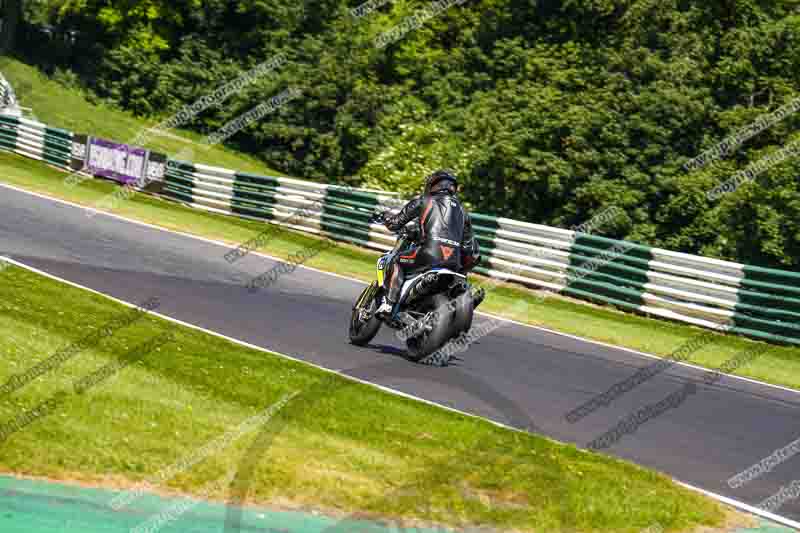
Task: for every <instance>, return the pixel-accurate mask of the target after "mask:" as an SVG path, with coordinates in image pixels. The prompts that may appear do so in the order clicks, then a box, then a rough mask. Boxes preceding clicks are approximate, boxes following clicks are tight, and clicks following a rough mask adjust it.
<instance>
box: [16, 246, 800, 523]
mask: <svg viewBox="0 0 800 533" xmlns="http://www.w3.org/2000/svg"><path fill="white" fill-rule="evenodd" d="M0 261H5V262H7V263H11V264H12V265H16V266H18V267H20V268H24V269H26V270H29V271H31V272H34V273H36V274H39V275H41V276H44V277H46V278H49V279H52V280H55V281H58V282H60V283H64V284H66V285H69V286H72V287H76V288H78V289H82V290H85V291H88V292H90V293H93V294H97V295H99V296H102V297H104V298H108V299H109V300H112V301H114V302H116V303H118V304H121V305H124V306H126V307H130V308H137V306H136V305H134V304H131V303H129V302H126V301H125V300H120V299H119V298H115V297H113V296H109V295H108V294H105V293H102V292H100V291H97V290H94V289H92V288H90V287H85V286H83V285H81V284H79V283H75V282H72V281H69V280H67V279H63V278H60V277H58V276H55V275H53V274H50V273H48V272H45V271H43V270H39V269H38V268H34V267H32V266H29V265H26V264H25V263H22V262H20V261H17V260H15V259H11V258H7V257H2V256H0ZM146 314H148V315H153V316H157V317H159V318H161V319H163V320H166V321H169V322H173V323H175V324H179V325H181V326H184V327H187V328H190V329H194V330H196V331H202V332H203V333H206V334H208V335H213V336H214V337H219V338H221V339H225V340H227V341H229V342H232V343H234V344H238V345H239V346H244V347H245V348H250V349H253V350H257V351H259V352H263V353H266V354H270V355H279V356H281V357H284V358H286V359H289V360H291V361H294V362H296V363H300V364H302V365H305V366H310V367H312V368H315V369H317V370H321V371H323V372H326V373H329V374H335V375H337V376H339V377H341V378H344V379H346V380H350V381H353V382H356V383H360V384H362V385H366V386H368V387H374V388H376V389H379V390H382V391H384V392H387V393H389V394H394V395H396V396H401V397H403V398H408V399H411V400H415V401H418V402H422V403H425V404H427V405H431V406H434V407H438V408H442V409H445V410H447V411H450V412H453V413H457V414H460V415H463V416H467V417H469V418H472V419H476V420H482V421H484V422H488V423H490V424H492V425H494V426H497V427H500V428H503V429H507V430H511V431H514V432H517V433H526V432H525V431H524V430H521V429H519V428H515V427H512V426H508V425H506V424H503V423H502V422H497V421H496V420H492V419H490V418H485V417H482V416H479V415H475V414H472V413H467V412H464V411H460V410H458V409H455V408H453V407H450V406H448V405H443V404H440V403H436V402H433V401H431V400H427V399H425V398H420V397H418V396H414V395H412V394H408V393H405V392H402V391H399V390H396V389H392V388H391V387H386V386H384V385H379V384H377V383H372V382H370V381H365V380H363V379H359V378H357V377H354V376H349V375H347V374H343V373H342V372H341V371H338V370H331V369H329V368H325V367H323V366H319V365H316V364H314V363H311V362H309V361H304V360H302V359H298V358H296V357H292V356H291V355H286V354H284V353H281V352H276V351H273V350H268V349H266V348H262V347H261V346H257V345H255V344H250V343H249V342H245V341H242V340H239V339H236V338H234V337H228V336H227V335H223V334H222V333H218V332H216V331H213V330H210V329H205V328H201V327H200V326H196V325H194V324H190V323H188V322H184V321H182V320H179V319H177V318H172V317H170V316H167V315H162V314H161V313H156V312H153V311H149V312H147V313H146ZM537 436H538V437H540V438H545V439H547V440H550V441H553V439H551V438H549V437H547V436H546V435H537ZM553 442H557V443H558V444H562V445H563V444H564V443H561V442H558V441H553ZM578 449H579V450H580V449H581V448H578ZM583 451H585V450H583ZM673 481H675V483H677V484H678V485H681V486H683V487H685V488H688V489H691V490H694V491H697V492H700V493H702V494H704V495H705V496H707V497H709V498H712V499H715V500H717V501H719V502H721V503H724V504H727V505H730V506H732V507H734V508H736V509H739V510H741V511H744V512H747V513H750V514H754V515H757V516H760V517H762V518H766V519H768V520H772V521H774V522H777V523H779V524H782V525H785V526H788V527H793V528H795V529H797V530H798V531H800V522H794V521H792V520H789V519H788V518H784V517H782V516H778V515H775V514H772V513H769V512H767V511H763V510H761V509H759V508H758V507H753V506H752V505H749V504H747V503H744V502H740V501H738V500H734V499H732V498H728V497H726V496H722V495H719V494H716V493H713V492H710V491H707V490H704V489H701V488H698V487H695V486H693V485H689V484H688V483H684V482H682V481H680V480H678V479H675V478H673Z"/></svg>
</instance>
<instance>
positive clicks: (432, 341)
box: [406, 294, 453, 362]
mask: <svg viewBox="0 0 800 533" xmlns="http://www.w3.org/2000/svg"><path fill="white" fill-rule="evenodd" d="M447 304H448V299H447V297H446V296H444V295H443V294H435V295H434V296H432V297H431V298H430V305H429V312H428V314H427V315H426V316H425V318H424V319H423V320H425V321H426V324H425V327H423V328H422V331H421V332H420V333H419V334H417V335H414V336H413V337H409V338H408V339H406V348H407V349H408V358H409V359H411V360H412V361H415V362H420V361H422V360H423V359H425V358H426V357H428V356H429V355H431V354H432V353H434V352H435V351H436V350H438V349H439V348H441V347H443V346H444V345H445V344H447V341H449V340H450V329H451V327H452V321H453V312H452V311H451V310H450V307H449V306H448V305H447Z"/></svg>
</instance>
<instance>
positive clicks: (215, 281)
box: [0, 187, 800, 520]
mask: <svg viewBox="0 0 800 533" xmlns="http://www.w3.org/2000/svg"><path fill="white" fill-rule="evenodd" d="M227 251H228V249H227V248H225V247H222V246H219V245H217V244H213V243H210V242H206V241H202V240H199V239H193V238H190V237H186V236H182V235H178V234H173V233H169V232H165V231H160V230H157V229H154V228H151V227H147V226H144V225H138V224H133V223H130V222H126V221H123V220H119V219H116V218H113V217H109V216H106V215H102V214H100V215H97V216H95V217H94V218H90V217H88V216H86V211H85V210H82V209H80V208H77V207H74V206H70V205H65V204H62V203H57V202H54V201H49V200H46V199H43V198H39V197H36V196H33V195H29V194H25V193H22V192H17V191H15V190H12V189H8V188H6V187H0V255H4V256H7V257H11V258H13V259H16V260H17V261H21V262H23V263H25V264H27V265H30V266H32V267H35V268H38V269H41V270H43V271H45V272H47V273H50V274H53V275H55V276H59V277H62V278H65V279H67V280H70V281H73V282H75V283H78V284H81V285H84V286H87V287H90V288H93V289H95V290H98V291H101V292H103V293H106V294H109V295H111V296H114V297H116V298H119V299H122V300H125V301H128V302H131V303H138V302H142V301H144V300H145V299H147V298H148V297H152V296H157V297H158V298H160V300H161V302H162V304H161V307H160V308H159V310H158V312H159V313H162V314H165V315H169V316H171V317H173V318H176V319H179V320H182V321H184V322H189V323H192V324H195V325H198V326H201V327H204V328H207V329H211V330H214V331H216V332H219V333H222V334H224V335H227V336H230V337H234V338H236V339H240V340H243V341H246V342H249V343H252V344H256V345H259V346H262V347H264V348H267V349H270V350H274V351H276V352H281V353H283V354H286V355H290V356H293V357H296V358H299V359H303V360H305V361H309V362H311V363H314V364H317V365H320V366H324V367H326V368H329V369H333V370H339V371H342V372H343V373H345V374H350V375H354V376H356V377H359V378H361V379H365V380H369V381H372V382H375V383H378V384H380V385H383V386H386V387H391V388H393V389H396V390H399V391H402V392H404V393H407V394H411V395H414V396H419V397H422V398H425V399H427V400H430V401H433V402H436V403H440V404H443V405H447V406H451V407H454V408H457V409H460V410H463V411H467V412H470V413H474V414H478V415H482V416H486V417H490V418H492V419H494V420H497V421H499V422H503V423H506V424H509V425H514V426H517V427H523V428H532V429H533V430H534V431H536V432H540V433H543V434H545V435H547V436H550V437H552V438H554V439H558V440H561V441H567V442H572V443H577V444H578V445H580V446H585V445H586V443H588V442H589V441H591V440H592V439H594V438H595V437H597V436H598V435H600V434H602V433H604V432H606V431H607V430H609V429H610V428H611V427H613V426H614V425H615V424H617V422H619V421H620V420H621V419H623V418H624V417H626V416H628V415H629V414H630V413H632V412H633V411H636V410H637V409H639V408H641V407H643V406H645V405H647V404H651V403H654V402H658V401H660V400H662V399H664V398H665V397H666V396H668V395H669V394H671V393H673V392H675V391H676V390H678V389H679V388H680V387H681V386H682V385H684V384H685V383H687V382H688V381H689V380H693V381H696V382H697V389H698V390H697V394H695V395H693V396H690V397H688V398H687V399H686V401H685V402H684V403H683V404H682V405H681V406H680V407H678V408H677V409H671V410H669V411H667V412H665V413H664V414H663V415H661V416H659V417H658V418H655V419H653V420H650V421H648V422H647V423H645V424H644V425H642V426H641V427H640V428H639V429H638V431H637V432H635V433H633V434H629V435H625V436H624V437H623V438H622V440H620V441H619V442H618V443H617V444H615V445H614V446H613V447H612V448H610V449H609V450H606V451H607V452H608V453H613V454H615V455H618V456H620V457H623V458H625V459H629V460H631V461H634V462H636V463H639V464H642V465H645V466H647V467H650V468H654V469H657V470H660V471H663V472H665V473H667V474H669V475H671V476H672V477H674V478H676V479H678V480H680V481H683V482H686V483H689V484H691V485H694V486H697V487H700V488H703V489H705V490H707V491H711V492H714V493H717V494H721V495H724V496H728V497H730V498H733V499H735V500H738V501H740V502H745V503H748V504H750V505H757V504H758V503H759V502H761V501H762V500H763V499H765V498H767V497H769V496H771V495H773V494H774V493H775V492H777V491H778V490H779V489H780V488H781V486H782V485H789V484H791V483H792V481H793V480H795V479H800V456H795V457H794V458H792V459H790V460H789V461H787V462H785V463H783V464H782V465H780V466H778V467H776V468H775V469H774V470H773V471H772V472H770V473H768V474H766V475H763V476H762V477H760V478H758V479H756V480H754V481H752V482H750V483H748V484H746V485H744V486H743V487H741V488H739V489H736V490H734V489H731V488H730V487H728V485H727V483H726V481H727V479H728V478H729V477H731V476H733V475H735V474H737V473H739V472H740V471H742V470H744V469H746V468H748V467H750V466H751V465H753V464H755V463H756V462H758V461H760V460H761V459H763V458H765V457H767V456H768V455H769V454H771V453H772V452H773V451H775V450H777V449H779V448H782V447H784V446H786V445H787V444H789V443H790V442H792V441H794V440H795V439H797V438H798V437H800V393H796V392H792V391H787V390H783V389H780V388H776V387H770V386H767V385H761V384H757V383H752V382H748V381H744V380H739V379H735V378H727V377H725V378H723V379H722V380H721V381H719V382H717V383H716V384H715V385H712V386H706V385H704V384H702V382H701V380H700V376H701V375H702V371H700V370H696V369H692V368H689V367H679V366H676V367H672V368H670V369H669V370H667V371H666V372H664V373H662V374H660V375H657V376H656V377H654V378H653V379H651V380H649V381H647V382H646V383H644V384H642V385H641V386H639V387H638V388H636V389H634V390H632V391H630V392H628V393H627V394H625V395H623V396H622V397H620V398H618V399H617V400H615V401H614V402H612V403H611V404H610V405H609V407H606V408H601V409H600V410H598V411H596V412H594V413H592V414H590V415H589V416H587V417H586V418H584V419H582V420H580V421H578V422H576V423H574V424H570V423H568V422H567V421H566V420H565V419H564V415H565V413H567V412H568V411H570V410H571V409H573V408H575V407H577V406H578V405H580V404H582V403H583V402H585V401H586V400H588V399H590V398H591V397H593V396H594V395H596V394H599V393H602V392H605V391H606V390H607V389H608V388H609V387H610V386H612V385H613V384H615V383H617V382H618V381H620V380H622V379H625V378H626V377H629V376H630V375H631V374H632V373H634V372H635V371H636V369H637V368H640V367H642V366H645V365H649V364H652V363H653V360H652V359H649V358H646V357H644V356H641V355H637V354H635V353H632V352H628V351H624V350H617V349H613V348H608V347H604V346H601V345H598V344H593V343H589V342H586V341H582V340H578V339H573V338H570V337H567V336H562V335H558V334H555V333H550V332H546V331H542V330H539V329H535V328H531V327H525V326H521V325H516V324H512V323H508V324H506V325H504V326H503V327H501V328H499V329H497V330H495V331H494V332H492V333H491V334H490V335H488V336H486V337H485V338H483V339H482V340H481V341H479V342H477V343H476V344H474V345H472V346H471V347H470V349H469V351H467V352H466V353H464V354H461V360H460V361H458V362H457V363H456V365H455V366H449V367H447V368H431V367H425V366H421V365H415V364H412V363H410V362H408V361H406V360H405V359H404V358H403V357H402V348H403V345H402V343H401V342H400V341H399V340H398V339H397V338H395V337H394V335H393V334H392V332H391V331H389V330H384V331H383V332H381V334H380V335H379V336H378V337H377V338H376V340H375V341H374V343H373V346H371V347H367V348H357V347H355V346H352V345H350V344H349V343H348V340H347V325H348V321H349V317H350V309H351V306H352V303H353V302H354V300H355V298H356V297H357V296H358V294H359V292H360V291H361V289H362V288H363V284H361V283H359V282H355V281H351V280H347V279H343V278H340V277H336V276H331V275H326V274H323V273H319V272H316V271H312V270H308V269H304V268H298V269H297V270H296V271H295V272H294V273H293V274H289V275H284V276H282V277H281V278H279V279H278V281H277V282H276V283H275V284H274V285H272V286H271V287H269V288H266V289H262V290H261V291H259V292H256V293H251V292H249V291H248V290H247V289H246V288H245V287H244V285H245V283H246V282H247V281H249V280H250V279H251V278H253V277H255V276H257V275H259V274H261V273H263V272H265V271H267V270H268V269H269V268H271V267H272V266H273V265H274V262H273V261H271V260H269V259H266V258H264V257H260V256H256V255H255V254H251V255H249V256H248V257H246V258H244V259H241V260H239V261H237V262H236V263H235V264H233V265H230V264H229V263H228V262H227V261H225V259H224V258H223V255H224V254H225V253H226V252H227ZM489 297H491V296H489ZM484 320H488V319H487V318H486V317H476V323H475V326H477V325H479V324H480V322H481V321H484ZM669 348H670V349H675V348H677V346H675V347H669ZM778 514H780V515H781V516H784V517H787V518H790V519H793V520H800V499H799V500H794V501H791V502H788V503H786V504H785V505H784V506H783V507H782V508H781V509H780V511H779V512H778Z"/></svg>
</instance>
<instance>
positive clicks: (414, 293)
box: [408, 272, 439, 302]
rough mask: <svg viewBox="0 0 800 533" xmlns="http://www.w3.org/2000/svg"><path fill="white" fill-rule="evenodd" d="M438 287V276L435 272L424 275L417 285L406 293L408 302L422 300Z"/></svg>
mask: <svg viewBox="0 0 800 533" xmlns="http://www.w3.org/2000/svg"><path fill="white" fill-rule="evenodd" d="M438 285H439V275H438V274H437V273H436V272H430V273H428V274H425V275H424V276H423V277H422V278H421V279H420V280H419V281H417V283H416V284H415V285H414V286H413V287H411V290H410V291H409V293H408V301H409V302H412V301H414V300H416V299H418V298H423V297H425V296H427V295H429V294H430V293H431V292H433V290H434V289H436V288H437V287H438Z"/></svg>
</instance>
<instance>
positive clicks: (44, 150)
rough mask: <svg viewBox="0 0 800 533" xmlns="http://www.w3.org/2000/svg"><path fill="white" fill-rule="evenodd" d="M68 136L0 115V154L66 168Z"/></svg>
mask: <svg viewBox="0 0 800 533" xmlns="http://www.w3.org/2000/svg"><path fill="white" fill-rule="evenodd" d="M72 137H73V135H72V132H70V131H66V130H61V129H58V128H51V127H50V126H47V125H45V124H41V123H39V122H34V121H32V120H28V119H24V118H19V117H15V116H10V115H0V150H6V151H9V152H14V153H16V154H19V155H22V156H25V157H30V158H32V159H36V160H39V161H44V162H45V163H48V164H50V165H54V166H57V167H59V168H64V169H66V168H69V165H70V160H71V157H72Z"/></svg>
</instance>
